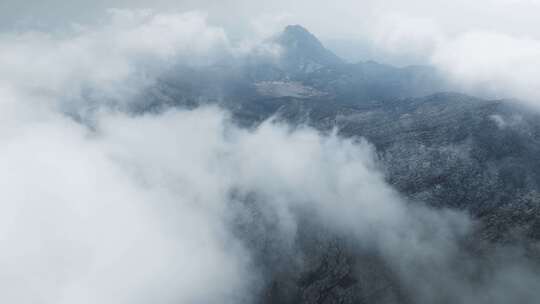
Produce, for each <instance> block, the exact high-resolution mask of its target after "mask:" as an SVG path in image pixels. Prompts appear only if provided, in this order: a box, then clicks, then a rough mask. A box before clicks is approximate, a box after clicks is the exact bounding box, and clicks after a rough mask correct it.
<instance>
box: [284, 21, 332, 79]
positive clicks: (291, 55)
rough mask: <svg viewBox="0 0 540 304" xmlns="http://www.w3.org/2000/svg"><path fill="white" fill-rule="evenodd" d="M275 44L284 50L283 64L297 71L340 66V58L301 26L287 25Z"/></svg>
mask: <svg viewBox="0 0 540 304" xmlns="http://www.w3.org/2000/svg"><path fill="white" fill-rule="evenodd" d="M277 42H278V43H279V44H280V45H281V46H282V47H283V48H284V50H285V56H284V61H285V64H287V65H288V67H289V68H292V69H294V70H298V71H304V72H305V71H309V70H314V69H317V68H320V67H322V66H333V65H339V64H342V63H343V61H342V60H341V58H339V57H338V56H336V55H335V54H334V53H332V52H331V51H329V50H328V49H326V48H325V47H324V45H323V44H322V43H321V42H320V41H319V39H317V37H315V35H313V34H312V33H310V32H309V31H308V30H307V29H305V28H304V27H303V26H301V25H298V24H297V25H288V26H286V27H285V29H284V30H283V32H282V33H281V35H279V36H278V37H277Z"/></svg>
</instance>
